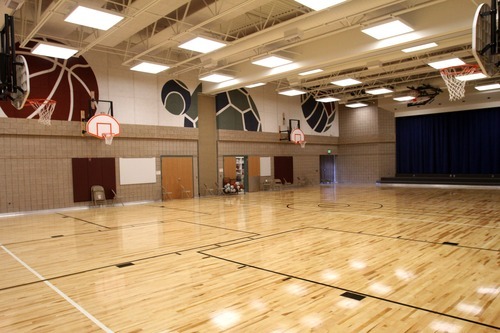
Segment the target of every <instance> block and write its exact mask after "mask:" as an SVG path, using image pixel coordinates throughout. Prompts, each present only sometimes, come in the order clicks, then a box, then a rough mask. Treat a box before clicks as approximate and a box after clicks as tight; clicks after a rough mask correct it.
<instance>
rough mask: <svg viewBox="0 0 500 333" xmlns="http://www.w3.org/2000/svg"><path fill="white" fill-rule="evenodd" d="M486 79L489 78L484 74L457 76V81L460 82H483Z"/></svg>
mask: <svg viewBox="0 0 500 333" xmlns="http://www.w3.org/2000/svg"><path fill="white" fill-rule="evenodd" d="M484 78H487V76H486V75H485V74H483V73H472V74H467V75H457V76H455V79H457V80H458V81H474V80H481V79H484Z"/></svg>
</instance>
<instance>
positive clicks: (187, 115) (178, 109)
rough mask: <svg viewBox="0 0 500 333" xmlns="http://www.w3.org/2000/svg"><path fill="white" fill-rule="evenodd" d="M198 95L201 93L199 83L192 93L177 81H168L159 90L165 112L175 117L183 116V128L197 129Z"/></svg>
mask: <svg viewBox="0 0 500 333" xmlns="http://www.w3.org/2000/svg"><path fill="white" fill-rule="evenodd" d="M198 93H201V83H200V84H199V85H198V86H197V87H196V89H195V90H194V91H193V94H191V93H190V92H189V89H188V87H187V86H186V85H185V84H184V83H183V82H182V81H179V80H169V81H167V82H166V83H165V84H164V85H163V88H162V89H161V100H162V103H163V107H164V108H165V110H167V111H168V112H170V113H171V114H173V115H176V116H182V115H183V116H184V127H194V128H195V127H197V124H198Z"/></svg>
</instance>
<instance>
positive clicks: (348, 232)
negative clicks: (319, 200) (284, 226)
mask: <svg viewBox="0 0 500 333" xmlns="http://www.w3.org/2000/svg"><path fill="white" fill-rule="evenodd" d="M304 228H309V229H318V230H328V231H334V232H343V233H346V234H354V235H364V236H370V237H380V238H389V239H394V240H404V241H410V242H416V243H426V244H434V245H452V244H453V246H454V247H458V248H464V249H471V250H481V251H491V252H500V250H495V249H488V248H484V247H475V246H468V245H460V243H450V242H449V241H444V242H434V241H428V240H421V239H412V238H404V237H400V236H398V237H395V236H387V235H378V234H370V233H366V232H363V231H348V230H340V229H333V228H330V227H325V228H322V227H304ZM455 244H457V245H455Z"/></svg>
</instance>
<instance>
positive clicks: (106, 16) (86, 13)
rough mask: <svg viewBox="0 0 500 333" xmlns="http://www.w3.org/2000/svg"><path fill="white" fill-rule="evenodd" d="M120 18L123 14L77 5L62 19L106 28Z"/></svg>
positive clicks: (102, 28)
mask: <svg viewBox="0 0 500 333" xmlns="http://www.w3.org/2000/svg"><path fill="white" fill-rule="evenodd" d="M121 20H123V16H120V15H116V14H113V13H110V12H105V11H102V10H96V9H92V8H87V7H83V6H78V7H76V9H75V10H74V11H72V12H71V14H69V15H68V17H66V19H65V20H64V21H66V22H70V23H74V24H79V25H83V26H86V27H90V28H95V29H99V30H108V29H109V28H111V27H112V26H114V25H115V24H117V23H118V22H120V21H121Z"/></svg>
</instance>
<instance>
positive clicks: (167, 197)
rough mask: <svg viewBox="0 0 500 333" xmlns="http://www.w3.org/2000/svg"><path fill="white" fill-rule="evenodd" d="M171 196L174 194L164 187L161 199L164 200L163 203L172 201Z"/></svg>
mask: <svg viewBox="0 0 500 333" xmlns="http://www.w3.org/2000/svg"><path fill="white" fill-rule="evenodd" d="M171 194H172V192H169V191H167V189H166V188H165V187H163V186H162V188H161V199H162V201H165V200H167V199H172V197H171V196H170V195H171Z"/></svg>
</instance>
